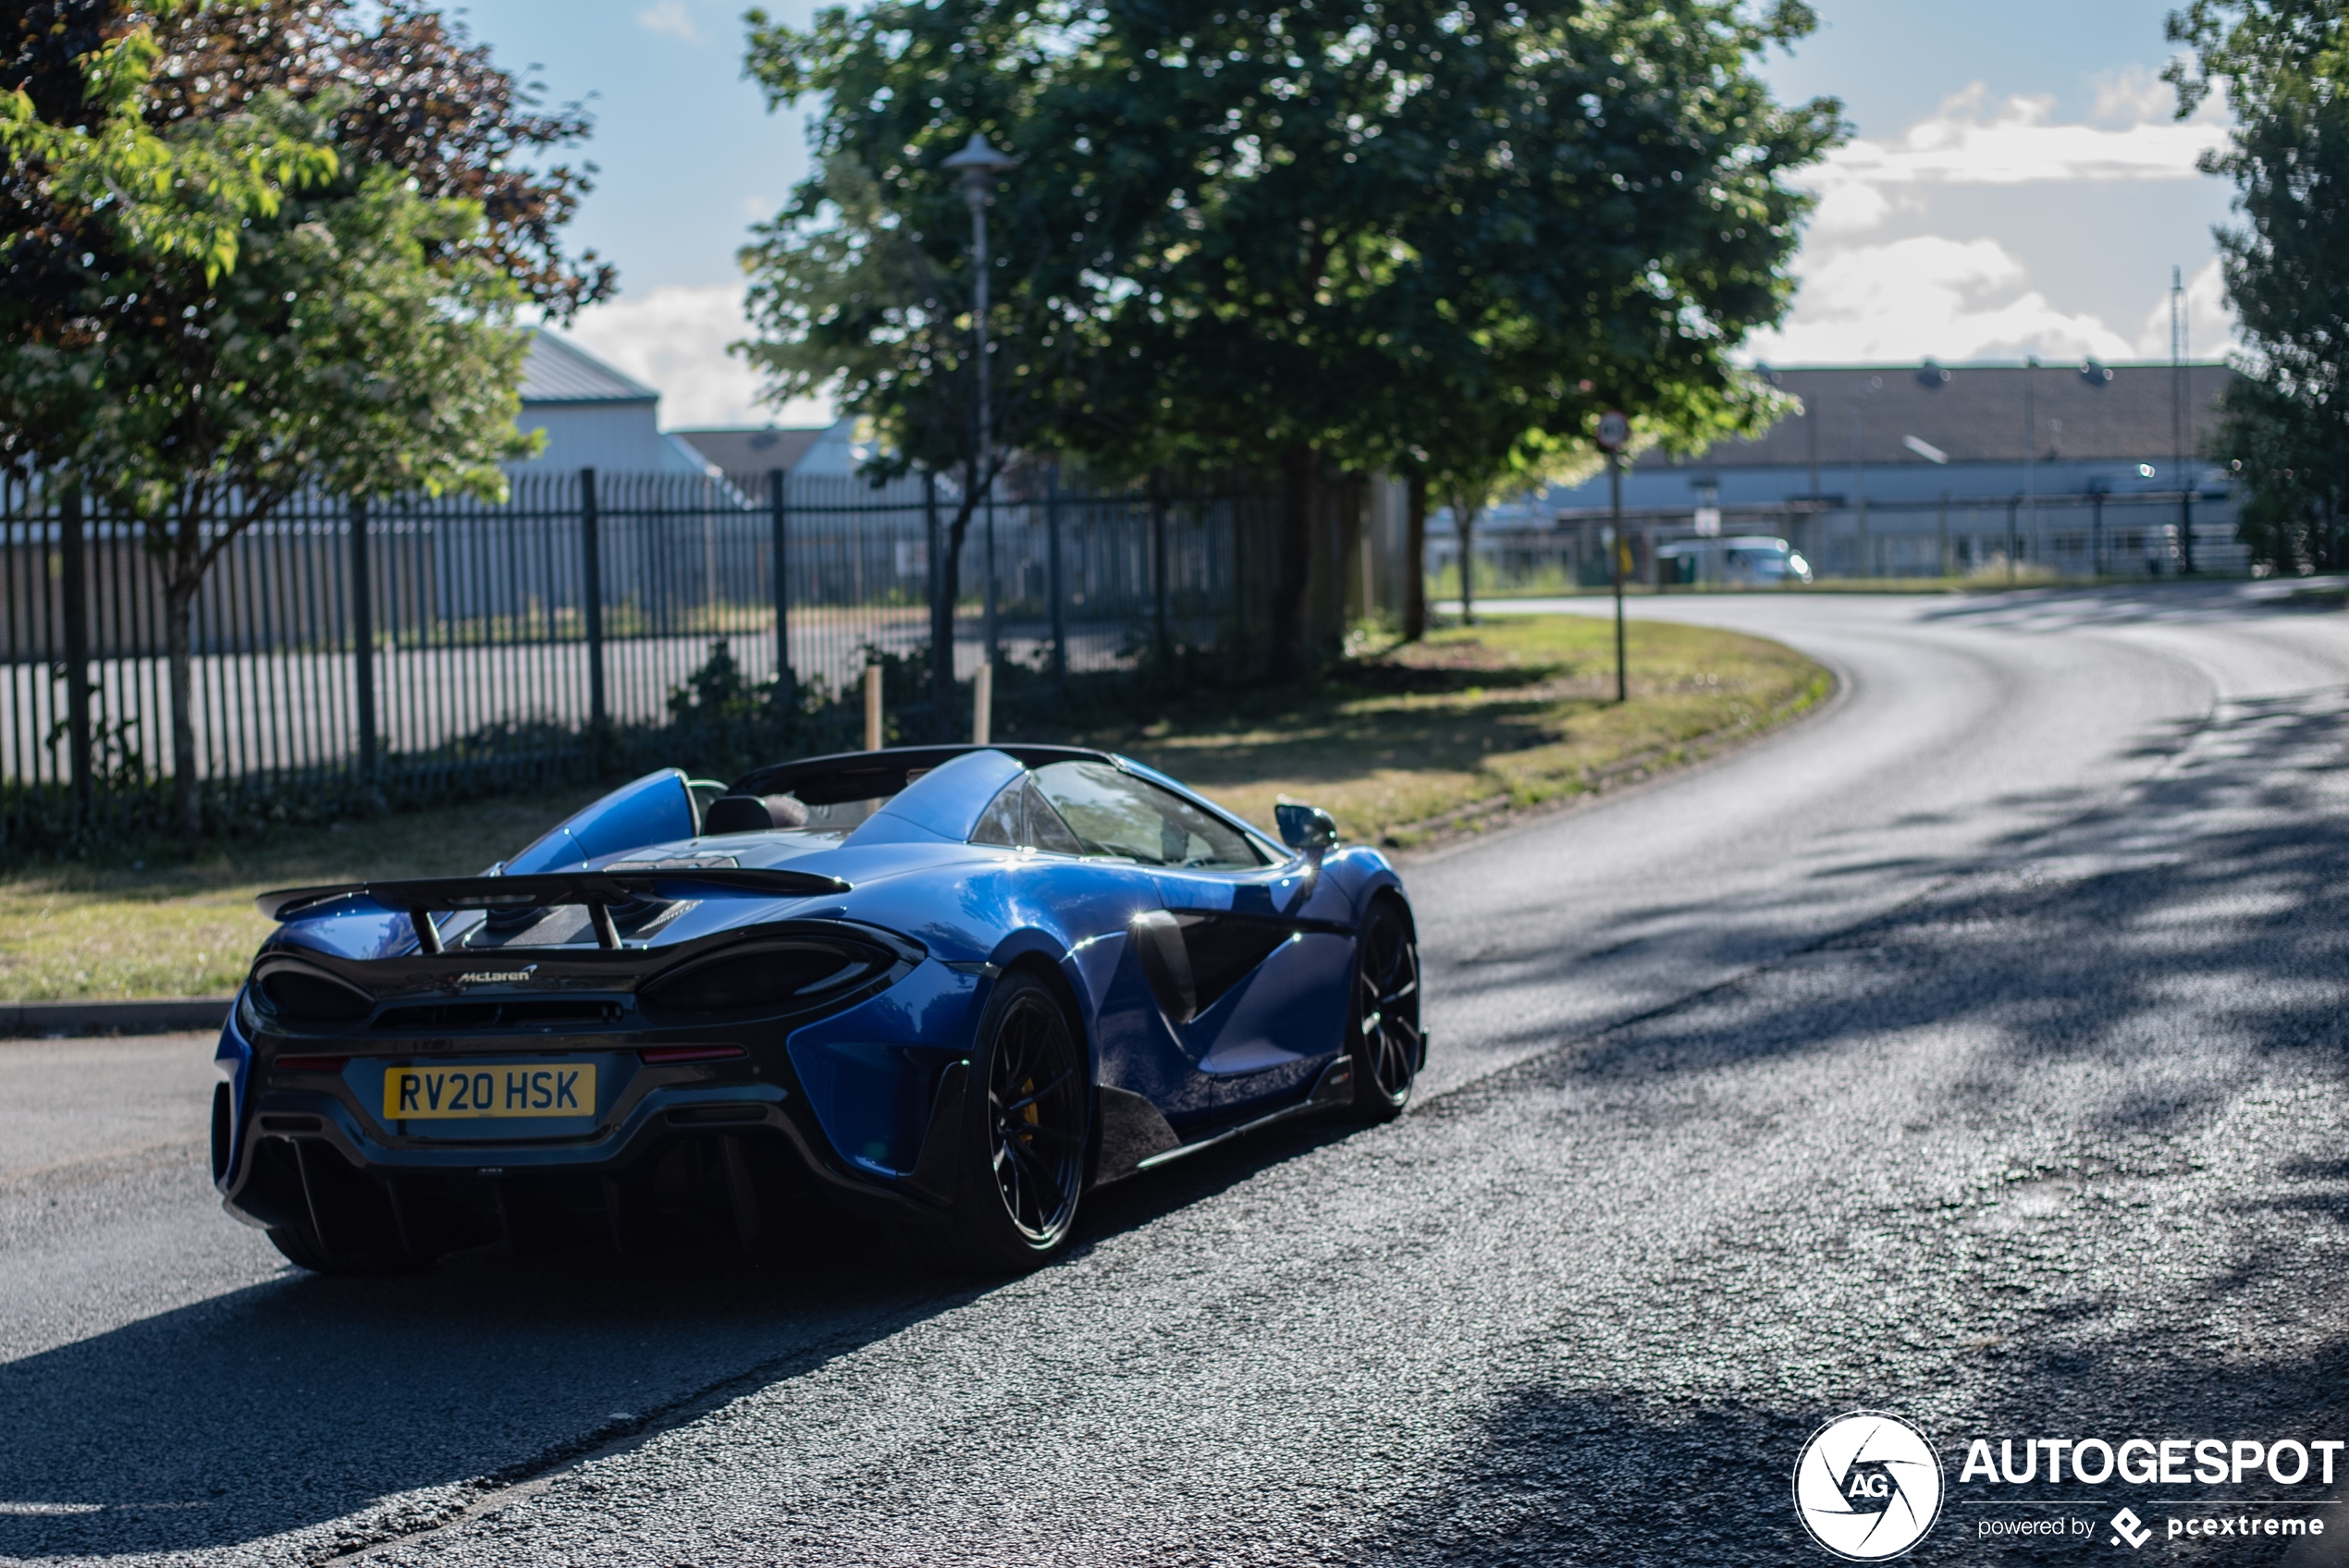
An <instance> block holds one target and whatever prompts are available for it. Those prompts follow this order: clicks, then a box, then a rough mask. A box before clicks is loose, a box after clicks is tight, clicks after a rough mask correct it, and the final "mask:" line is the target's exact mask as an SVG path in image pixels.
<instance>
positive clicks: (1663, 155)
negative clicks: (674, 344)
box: [744, 0, 1841, 620]
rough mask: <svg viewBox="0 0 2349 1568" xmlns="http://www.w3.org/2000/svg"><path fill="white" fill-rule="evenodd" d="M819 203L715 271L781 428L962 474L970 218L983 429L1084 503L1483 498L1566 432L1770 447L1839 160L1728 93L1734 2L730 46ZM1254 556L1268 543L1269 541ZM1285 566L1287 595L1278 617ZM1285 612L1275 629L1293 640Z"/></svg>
mask: <svg viewBox="0 0 2349 1568" xmlns="http://www.w3.org/2000/svg"><path fill="white" fill-rule="evenodd" d="M751 22H752V33H751V47H750V55H749V69H750V71H751V74H752V75H753V76H754V77H755V78H756V79H757V80H760V81H761V82H762V83H763V84H764V85H765V86H766V88H767V89H768V92H769V97H770V100H771V101H772V102H774V103H776V104H783V103H789V102H793V101H795V100H797V99H799V98H801V97H804V96H808V95H821V97H822V107H821V108H820V109H819V110H818V113H817V115H816V116H815V118H814V120H813V125H814V129H815V133H816V149H817V154H818V170H817V173H816V174H815V175H814V176H813V177H812V178H810V179H809V180H808V181H807V182H806V184H805V185H803V186H802V187H801V188H800V189H799V190H797V191H796V192H795V193H794V194H793V198H792V201H791V202H790V204H789V205H788V206H786V208H785V209H784V211H783V212H782V213H781V214H780V215H779V216H778V217H777V219H776V220H775V221H774V223H773V224H771V225H769V226H768V227H767V228H766V229H765V230H763V231H762V233H761V237H760V242H759V243H758V244H757V245H756V246H754V247H753V248H752V249H751V250H749V251H745V252H744V263H745V265H746V266H747V267H748V268H749V269H750V270H751V272H752V275H753V279H754V283H753V290H752V300H753V312H754V319H755V320H756V323H757V325H758V326H759V328H760V331H761V336H760V337H759V338H758V339H757V340H756V342H754V343H752V344H749V345H745V346H744V347H745V350H746V352H748V354H749V355H750V357H751V358H752V360H753V361H754V362H755V363H756V364H757V365H759V366H760V367H761V368H762V369H763V370H764V371H765V372H766V373H767V375H768V379H769V387H770V389H771V391H772V392H773V393H774V394H775V395H778V396H789V395H796V394H799V393H803V392H806V391H810V390H813V389H815V388H817V387H818V386H827V385H830V386H833V387H835V388H836V389H837V391H838V392H839V394H840V396H841V398H842V407H843V408H844V409H845V410H848V411H851V412H853V413H856V414H859V415H863V416H867V417H869V418H871V419H872V420H873V421H874V423H875V424H876V425H877V427H878V428H879V433H880V434H881V435H882V436H883V437H884V438H885V439H886V441H887V442H888V443H889V444H891V445H892V446H893V447H895V449H896V450H898V451H899V452H900V453H902V454H903V456H904V459H906V460H918V461H921V462H925V463H929V464H931V465H933V466H952V465H953V464H954V463H955V462H957V461H958V460H962V459H966V457H967V454H968V451H969V443H970V432H971V431H972V429H973V420H972V417H971V407H970V397H971V392H972V386H973V383H974V381H975V377H974V376H973V375H972V374H971V371H970V367H969V365H968V363H967V350H966V349H965V344H966V342H967V341H968V333H969V321H968V309H969V303H968V302H969V300H970V299H971V297H972V290H971V288H970V287H969V280H968V278H967V263H966V260H965V254H964V246H965V235H966V233H967V221H968V220H967V218H966V216H965V213H964V211H963V207H962V202H961V199H960V197H959V195H958V193H957V191H956V190H955V186H954V182H953V180H952V179H951V178H948V177H947V175H946V173H945V171H944V170H943V169H942V167H941V165H942V163H943V161H944V159H945V158H946V157H947V156H948V155H949V154H950V153H952V152H953V150H954V149H955V148H956V147H957V146H959V145H960V144H961V142H962V141H963V139H964V138H965V136H966V135H967V134H968V133H969V132H971V131H973V130H979V131H984V132H985V133H986V134H987V135H988V137H989V138H990V141H994V142H996V143H997V144H999V145H1001V146H1003V147H1006V148H1007V149H1008V150H1010V151H1011V152H1013V153H1015V154H1016V155H1017V156H1018V157H1019V158H1020V159H1021V163H1020V165H1019V166H1018V167H1017V168H1015V169H1014V170H1013V171H1012V172H1011V174H1010V175H1009V177H1008V178H1006V180H1005V181H1004V183H1003V187H1002V193H1001V194H1000V195H999V196H998V198H997V200H996V203H995V207H994V212H995V214H996V216H995V220H994V222H995V233H996V236H997V241H998V242H997V247H996V249H997V257H996V261H995V276H993V277H992V278H991V279H990V295H991V297H992V299H993V300H994V301H995V305H994V309H995V312H996V313H995V316H994V319H993V320H992V321H991V322H990V329H991V335H992V337H993V338H994V340H995V341H996V342H997V343H998V344H999V345H1001V347H1000V348H999V349H998V350H997V360H996V365H995V370H996V374H995V381H996V385H997V386H999V387H1000V388H1002V410H1001V413H1000V416H999V423H998V428H999V430H1000V431H1001V432H1002V435H1003V436H1004V438H1005V441H1006V444H1007V445H1021V444H1026V445H1031V446H1034V447H1050V448H1054V449H1057V450H1060V451H1063V452H1066V453H1069V454H1072V455H1076V456H1080V457H1084V458H1086V459H1090V460H1091V461H1093V462H1095V463H1096V464H1098V465H1100V466H1101V467H1104V468H1106V469H1110V470H1115V471H1124V472H1138V471H1139V470H1142V469H1145V468H1150V467H1153V466H1157V465H1162V464H1166V463H1170V462H1176V461H1183V460H1191V461H1199V462H1205V463H1212V464H1218V465H1221V464H1224V463H1230V462H1239V463H1245V464H1249V465H1252V466H1254V467H1257V468H1258V469H1260V470H1266V469H1271V468H1273V467H1274V466H1280V467H1282V468H1283V469H1284V470H1285V472H1286V473H1287V474H1288V475H1289V476H1290V477H1289V480H1288V488H1289V491H1290V495H1291V500H1290V503H1289V506H1288V518H1287V521H1286V523H1285V528H1286V530H1287V532H1288V533H1301V531H1302V528H1303V524H1302V522H1301V521H1299V520H1301V519H1302V517H1303V516H1304V514H1305V513H1306V512H1307V510H1308V509H1310V499H1308V497H1309V496H1310V490H1311V487H1312V485H1313V484H1317V483H1319V482H1320V481H1319V479H1318V475H1320V474H1321V473H1322V472H1323V471H1324V470H1325V469H1326V468H1328V467H1329V466H1330V465H1332V464H1334V465H1335V466H1336V467H1338V468H1340V469H1352V470H1366V469H1382V468H1383V469H1389V470H1394V471H1397V472H1413V473H1416V474H1418V475H1420V477H1421V478H1422V479H1423V480H1425V481H1426V482H1429V483H1431V484H1435V485H1437V486H1438V487H1439V489H1441V490H1445V491H1450V492H1454V493H1469V492H1474V493H1480V494H1481V493H1485V492H1489V491H1491V490H1492V489H1494V487H1496V486H1502V487H1506V486H1507V485H1510V484H1523V483H1527V482H1530V481H1532V480H1535V479H1539V478H1542V477H1546V476H1548V475H1550V474H1553V473H1556V472H1561V471H1564V470H1568V469H1571V468H1572V467H1573V466H1574V465H1576V464H1578V463H1587V462H1588V461H1589V460H1590V445H1589V442H1588V439H1587V435H1586V432H1587V429H1588V426H1589V424H1590V423H1591V422H1592V421H1593V419H1594V418H1595V417H1596V415H1597V413H1598V412H1599V411H1600V410H1603V409H1605V408H1607V407H1610V406H1614V407H1620V408H1622V409H1624V410H1627V411H1629V412H1630V413H1631V414H1632V415H1633V417H1634V419H1635V421H1636V423H1637V425H1638V427H1639V429H1640V431H1641V433H1642V439H1643V440H1644V441H1649V442H1662V443H1665V444H1666V445H1668V446H1671V447H1675V448H1677V449H1690V450H1693V449H1698V448H1702V447H1704V446H1705V445H1707V444H1708V443H1709V442H1711V441H1713V440H1716V439H1718V438H1720V437H1721V436H1724V435H1732V434H1739V433H1745V432H1750V431H1753V430H1756V429H1758V428H1760V427H1762V426H1763V425H1765V424H1766V423H1768V421H1769V419H1770V418H1771V417H1773V415H1774V414H1775V412H1776V411H1777V404H1776V402H1775V401H1774V399H1773V398H1772V396H1771V394H1770V393H1769V392H1768V390H1767V389H1766V388H1765V386H1762V385H1761V384H1760V383H1759V382H1758V381H1757V380H1755V379H1753V378H1752V377H1750V376H1747V375H1744V374H1740V372H1739V371H1737V370H1736V369H1735V368H1734V367H1732V366H1731V364H1730V363H1729V361H1728V354H1729V352H1730V351H1731V350H1732V349H1735V348H1736V347H1737V345H1738V344H1739V343H1740V341H1741V340H1742V339H1743V338H1744V337H1745V336H1746V334H1747V333H1748V332H1750V331H1751V330H1752V329H1753V328H1754V327H1756V326H1759V325H1766V324H1768V323H1771V322H1775V321H1776V320H1777V319H1778V318H1779V317H1780V316H1781V315H1782V314H1783V312H1784V311H1785V309H1786V307H1787V304H1788V301H1789V296H1790V293H1791V287H1792V286H1791V283H1790V280H1789V276H1788V273H1787V263H1788V261H1789V258H1790V256H1791V254H1792V252H1793V250H1794V247H1795V244H1796V240H1797V228H1798V225H1799V223H1800V221H1801V218H1802V214H1803V212H1804V210H1805V207H1806V203H1807V199H1806V198H1805V197H1803V196H1802V195H1801V194H1800V193H1798V192H1797V191H1795V190H1792V189H1791V188H1789V185H1788V184H1787V182H1786V177H1787V176H1788V175H1789V173H1790V172H1792V171H1793V170H1795V169H1797V168H1799V167H1800V166H1802V165H1804V164H1806V163H1808V162H1810V161H1811V160H1813V159H1814V158H1815V157H1817V156H1818V155H1819V154H1820V153H1822V152H1824V151H1825V150H1826V148H1827V147H1828V146H1830V145H1831V144H1832V143H1833V141H1835V139H1836V138H1837V137H1838V136H1839V134H1840V133H1841V127H1840V124H1839V108H1838V105H1836V104H1834V103H1832V102H1831V101H1826V100H1821V101H1817V102H1814V103H1812V104H1805V105H1802V106H1799V107H1792V108H1788V107H1783V106H1780V105H1778V104H1775V103H1774V102H1773V101H1772V100H1771V99H1770V97H1769V94H1768V92H1767V91H1766V89H1765V87H1764V85H1763V83H1762V81H1761V80H1760V78H1759V77H1758V75H1757V74H1756V73H1755V71H1754V70H1753V62H1754V60H1755V58H1756V57H1757V56H1758V55H1760V53H1761V52H1762V51H1763V50H1765V48H1767V47H1769V46H1770V45H1772V44H1773V43H1784V42H1787V41H1789V40H1790V39H1792V38H1795V37H1797V36H1800V35H1801V34H1802V32H1803V31H1805V30H1806V29H1807V28H1808V27H1809V26H1810V25H1811V24H1810V16H1809V13H1808V11H1807V10H1806V9H1805V8H1803V7H1802V6H1792V5H1789V6H1777V7H1775V8H1770V9H1767V10H1765V11H1764V12H1761V13H1758V14H1757V13H1756V12H1755V11H1754V10H1753V8H1751V7H1747V6H1740V5H1737V4H1733V3H1729V0H1665V3H1661V4H1648V5H1641V6H1633V5H1630V4H1628V3H1602V4H1588V3H1584V0H1531V3H1527V0H1514V3H1502V0H1493V3H1490V4H1487V3H1485V0H1440V3H1437V0H1336V3H1334V4H1320V3H1317V4H1313V5H1303V4H1297V3H1294V0H1261V3H1251V4H1247V5H1242V6H1238V7H1236V8H1231V7H1226V8H1224V9H1222V10H1217V11H1212V12H1209V11H1202V10H1199V9H1198V8H1195V7H1175V8H1172V9H1170V8H1167V7H1163V6H1150V5H1144V4H1139V3H1137V0H1107V3H1105V4H1101V5H1093V4H1087V5H1081V6H1080V5H1076V4H1074V3H1072V0H1052V3H1048V4H1044V5H1025V6H1010V5H1003V4H998V3H995V0H939V3H938V4H934V5H929V4H916V3H912V0H883V3H881V4H878V5H875V6H869V7H867V8H863V9H858V10H854V11H852V10H849V9H847V8H845V7H833V8H828V9H826V10H823V11H820V12H818V15H817V17H816V18H815V21H814V23H813V25H812V27H811V28H809V29H808V30H806V31H795V30H793V29H790V28H787V27H783V26H781V25H779V24H777V23H774V22H773V21H771V20H770V19H769V18H766V17H765V16H764V15H762V14H760V13H757V12H754V13H752V15H751ZM1285 544H1286V536H1285ZM1301 550H1302V545H1287V547H1285V562H1284V569H1283V578H1282V594H1283V602H1284V603H1285V604H1289V605H1290V606H1291V610H1292V612H1293V611H1294V606H1295V605H1296V604H1298V603H1301V600H1302V595H1303V594H1304V591H1305V588H1304V584H1305V571H1304V568H1303V566H1302V565H1301V560H1302V556H1301V553H1300V552H1301ZM1290 619H1291V620H1294V619H1296V616H1295V614H1294V613H1291V615H1290Z"/></svg>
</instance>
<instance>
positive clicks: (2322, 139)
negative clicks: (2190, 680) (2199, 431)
mask: <svg viewBox="0 0 2349 1568" xmlns="http://www.w3.org/2000/svg"><path fill="white" fill-rule="evenodd" d="M2169 35H2170V40H2171V43H2180V44H2183V45H2185V46H2186V48H2187V49H2188V50H2189V51H2190V52H2191V54H2190V57H2181V58H2180V59H2179V60H2177V61H2176V62H2175V63H2173V64H2172V65H2171V67H2170V70H2169V71H2168V73H2166V74H2167V75H2168V77H2169V80H2171V83H2172V84H2173V85H2174V86H2175V87H2176V89H2177V93H2178V114H2179V116H2181V117H2183V116H2186V115H2189V114H2192V113H2193V112H2194V111H2195V109H2196V108H2198V107H2200V105H2201V104H2202V103H2203V102H2204V101H2205V100H2206V99H2207V98H2208V96H2209V95H2210V93H2211V92H2214V91H2216V90H2217V89H2218V86H2219V84H2220V83H2222V82H2223V83H2224V84H2225V91H2226V95H2227V105H2228V108H2229V109H2230V110H2231V111H2232V115H2233V116H2234V121H2235V124H2234V128H2233V129H2232V130H2231V131H2230V132H2229V134H2228V137H2227V144H2226V145H2225V146H2224V147H2222V148H2218V149H2214V150H2212V151H2210V152H2208V153H2204V154H2203V157H2202V168H2203V170H2204V171H2205V172H2206V173H2209V174H2216V175H2222V176H2224V177H2226V178H2229V179H2232V181H2233V182H2234V184H2235V188H2236V194H2235V199H2234V203H2233V208H2234V211H2235V212H2236V213H2238V214H2241V216H2242V218H2243V222H2242V224H2241V225H2240V226H2239V227H2220V228H2219V229H2218V230H2216V235H2217V238H2218V241H2219V252H2220V261H2221V263H2222V265H2223V267H2224V270H2225V274H2226V282H2227V297H2228V301H2229V302H2230V303H2231V304H2232V306H2233V307H2234V310H2235V314H2236V318H2237V320H2238V321H2239V322H2240V323H2241V325H2242V330H2243V342H2244V363H2243V365H2242V367H2241V368H2242V369H2243V370H2244V377H2243V378H2242V379H2241V380H2239V381H2237V382H2236V384H2235V385H2234V386H2232V388H2231V389H2230V390H2229V392H2228V394H2227V400H2226V407H2225V415H2224V418H2223V419H2222V421H2221V423H2220V428H2219V431H2218V432H2217V447H2216V450H2217V452H2218V455H2220V456H2221V457H2229V458H2232V459H2236V460H2237V461H2238V462H2239V463H2240V464H2241V468H2242V473H2243V477H2244V482H2245V485H2246V489H2247V492H2248V493H2247V495H2246V496H2245V499H2244V506H2243V508H2242V510H2241V513H2240V516H2241V519H2242V521H2241V525H2240V526H2241V532H2242V534H2243V538H2244V542H2245V543H2246V544H2248V545H2251V546H2252V548H2253V550H2254V551H2255V552H2257V554H2258V555H2259V556H2261V557H2264V558H2265V559H2267V560H2268V561H2269V562H2270V563H2272V564H2274V565H2276V566H2278V567H2280V568H2282V569H2283V570H2303V569H2305V568H2306V567H2309V566H2312V565H2331V564H2333V563H2334V562H2336V561H2337V560H2338V559H2339V558H2340V555H2339V552H2340V544H2339V519H2340V517H2341V515H2342V512H2343V506H2344V503H2349V496H2344V494H2343V489H2344V485H2349V478H2344V476H2349V11H2344V9H2343V6H2341V5H2339V4H2337V3H2333V0H2195V4H2193V5H2190V6H2187V7H2186V8H2185V9H2183V10H2182V11H2178V12H2174V13H2172V14H2171V18H2170V21H2169Z"/></svg>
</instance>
